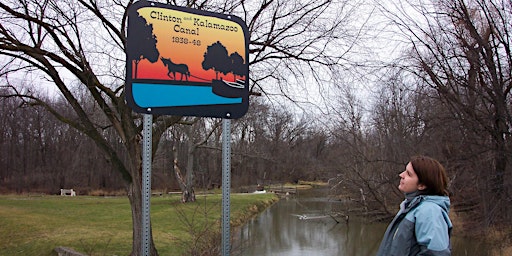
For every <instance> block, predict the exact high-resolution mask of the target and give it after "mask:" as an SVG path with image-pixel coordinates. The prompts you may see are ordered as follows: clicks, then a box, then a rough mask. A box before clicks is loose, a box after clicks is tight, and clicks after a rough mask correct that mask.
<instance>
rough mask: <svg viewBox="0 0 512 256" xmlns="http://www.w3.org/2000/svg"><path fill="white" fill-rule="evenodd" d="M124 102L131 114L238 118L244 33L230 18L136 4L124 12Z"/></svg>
mask: <svg viewBox="0 0 512 256" xmlns="http://www.w3.org/2000/svg"><path fill="white" fill-rule="evenodd" d="M127 34H128V39H127V49H126V52H127V60H126V71H127V73H126V100H127V103H128V104H129V106H130V107H131V108H132V109H133V110H134V111H136V112H139V113H146V114H166V115H185V116H204V117H221V118H239V117H241V116H243V115H244V114H245V113H246V112H247V109H248V105H249V104H248V96H249V89H248V88H249V86H248V81H249V64H248V56H249V53H248V41H249V40H248V30H247V26H246V25H245V23H244V22H243V21H242V20H241V19H240V18H238V17H236V16H231V15H225V14H219V13H212V12H206V11H200V10H195V9H190V8H183V7H177V6H171V5H167V4H161V3H153V2H149V1H139V2H136V3H135V4H133V5H132V6H131V7H130V9H129V10H128V33H127Z"/></svg>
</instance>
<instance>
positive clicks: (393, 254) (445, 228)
mask: <svg viewBox="0 0 512 256" xmlns="http://www.w3.org/2000/svg"><path fill="white" fill-rule="evenodd" d="M449 210H450V198H448V197H447V196H432V195H416V196H414V197H413V198H409V199H406V200H404V201H403V202H402V203H401V204H400V211H399V212H398V213H397V215H396V216H395V218H394V219H393V221H392V222H391V223H390V224H389V226H388V228H387V230H386V233H385V234H384V238H383V239H382V242H381V244H380V247H379V251H378V252H377V256H404V255H436V256H437V255H439V256H445V255H446V256H448V255H451V246H450V236H451V230H452V227H453V226H452V223H451V221H450V219H449V218H448V212H449Z"/></svg>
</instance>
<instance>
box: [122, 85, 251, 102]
mask: <svg viewBox="0 0 512 256" xmlns="http://www.w3.org/2000/svg"><path fill="white" fill-rule="evenodd" d="M132 94H133V99H134V101H135V103H136V104H137V105H139V106H140V107H142V108H155V107H184V106H200V105H220V104H240V103H242V98H225V97H221V96H218V95H217V94H214V93H213V92H212V87H210V86H194V85H168V84H147V83H133V84H132Z"/></svg>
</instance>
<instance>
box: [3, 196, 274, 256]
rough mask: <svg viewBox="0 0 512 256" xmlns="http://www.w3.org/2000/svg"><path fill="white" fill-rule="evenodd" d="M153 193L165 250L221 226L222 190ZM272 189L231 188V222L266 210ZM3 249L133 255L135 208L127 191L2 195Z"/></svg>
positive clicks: (199, 241)
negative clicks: (185, 198)
mask: <svg viewBox="0 0 512 256" xmlns="http://www.w3.org/2000/svg"><path fill="white" fill-rule="evenodd" d="M179 200H180V197H179V196H163V197H153V198H152V199H151V222H152V228H153V239H154V242H155V245H156V248H157V249H158V251H159V253H160V255H183V254H187V253H188V252H189V251H190V250H193V249H194V247H197V246H199V245H201V246H204V245H205V244H204V241H207V240H208V239H210V240H209V241H210V243H211V242H212V241H214V242H215V241H216V240H214V239H213V240H212V238H211V237H212V236H218V232H220V224H219V223H220V222H219V221H220V217H221V201H222V198H221V195H219V194H213V195H207V196H201V195H198V196H197V201H196V202H195V203H187V204H182V203H179ZM275 200H277V198H276V197H275V195H273V194H232V195H231V206H230V208H231V214H230V217H231V222H232V227H234V226H236V225H240V224H242V223H243V222H244V221H245V220H247V219H248V218H250V217H252V216H253V215H255V214H257V213H258V212H260V211H262V210H263V209H264V208H265V207H267V206H268V205H270V204H271V203H273V202H274V201H275ZM0 241H2V243H0V255H13V256H15V255H20V256H21V255H23V256H30V255H37V256H45V255H52V251H53V249H54V248H55V247H58V246H65V247H70V248H73V249H75V250H76V251H79V252H82V253H86V254H88V255H91V256H99V255H128V254H129V253H130V251H131V243H132V222H131V210H130V205H129V202H128V198H126V197H92V196H78V197H61V196H39V197H33V196H32V197H31V196H19V195H16V196H0Z"/></svg>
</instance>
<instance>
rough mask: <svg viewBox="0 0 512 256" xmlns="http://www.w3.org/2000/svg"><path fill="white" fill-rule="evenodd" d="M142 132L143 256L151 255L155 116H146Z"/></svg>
mask: <svg viewBox="0 0 512 256" xmlns="http://www.w3.org/2000/svg"><path fill="white" fill-rule="evenodd" d="M143 122H144V123H143V131H142V236H141V238H142V241H141V244H142V246H141V247H142V252H141V255H142V256H149V255H150V242H151V241H150V234H149V229H150V217H149V216H150V211H149V209H150V206H151V203H150V199H151V154H152V152H151V140H152V138H151V137H152V123H153V115H151V114H145V115H144V120H143Z"/></svg>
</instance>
